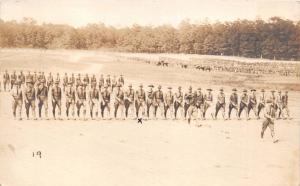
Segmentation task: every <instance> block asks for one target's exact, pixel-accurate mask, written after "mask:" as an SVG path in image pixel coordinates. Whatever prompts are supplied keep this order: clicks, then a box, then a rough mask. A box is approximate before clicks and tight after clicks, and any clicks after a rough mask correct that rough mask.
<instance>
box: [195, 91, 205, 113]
mask: <svg viewBox="0 0 300 186" xmlns="http://www.w3.org/2000/svg"><path fill="white" fill-rule="evenodd" d="M196 108H197V117H199V116H200V118H203V113H204V95H203V94H202V92H201V88H198V92H197V93H196Z"/></svg>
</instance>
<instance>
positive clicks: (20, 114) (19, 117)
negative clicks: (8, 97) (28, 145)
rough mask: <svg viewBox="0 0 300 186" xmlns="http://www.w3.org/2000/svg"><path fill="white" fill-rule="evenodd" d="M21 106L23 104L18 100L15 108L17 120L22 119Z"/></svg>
mask: <svg viewBox="0 0 300 186" xmlns="http://www.w3.org/2000/svg"><path fill="white" fill-rule="evenodd" d="M22 105H23V102H22V100H18V108H17V110H18V111H17V112H18V115H19V116H18V119H19V120H21V119H22Z"/></svg>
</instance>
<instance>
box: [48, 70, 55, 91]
mask: <svg viewBox="0 0 300 186" xmlns="http://www.w3.org/2000/svg"><path fill="white" fill-rule="evenodd" d="M53 82H54V80H53V76H52V74H51V72H50V73H49V75H48V77H47V87H48V90H51V89H52V86H53Z"/></svg>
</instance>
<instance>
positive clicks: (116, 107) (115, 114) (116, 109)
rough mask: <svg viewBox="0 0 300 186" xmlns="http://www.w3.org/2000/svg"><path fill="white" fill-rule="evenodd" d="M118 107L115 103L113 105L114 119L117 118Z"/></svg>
mask: <svg viewBox="0 0 300 186" xmlns="http://www.w3.org/2000/svg"><path fill="white" fill-rule="evenodd" d="M119 105H120V104H119V103H115V104H114V106H115V107H114V108H115V113H114V117H115V118H117V113H118V108H119Z"/></svg>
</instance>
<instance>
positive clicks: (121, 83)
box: [118, 75, 125, 86]
mask: <svg viewBox="0 0 300 186" xmlns="http://www.w3.org/2000/svg"><path fill="white" fill-rule="evenodd" d="M118 83H119V85H122V86H124V84H125V81H124V77H123V76H122V75H121V76H120V77H119V79H118Z"/></svg>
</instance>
